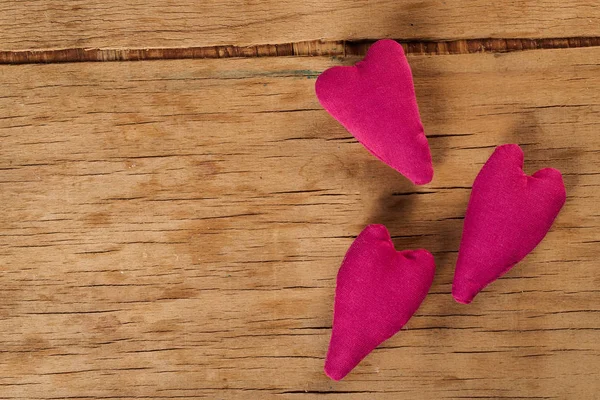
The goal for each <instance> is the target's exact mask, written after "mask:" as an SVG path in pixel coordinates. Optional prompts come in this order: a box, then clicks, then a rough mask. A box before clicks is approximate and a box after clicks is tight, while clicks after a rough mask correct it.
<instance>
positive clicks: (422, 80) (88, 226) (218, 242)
mask: <svg viewBox="0 0 600 400" xmlns="http://www.w3.org/2000/svg"><path fill="white" fill-rule="evenodd" d="M169 18H171V17H169ZM259 26H260V25H259ZM298 26H300V25H298ZM149 31H150V30H149ZM354 61H356V59H353V58H348V59H331V58H326V57H319V58H270V59H231V60H187V61H182V60H179V61H153V62H139V63H81V64H54V65H21V66H0V77H1V80H2V92H1V93H0V140H1V147H0V207H1V213H0V226H1V233H0V269H1V274H0V321H1V322H0V343H1V344H2V348H1V349H0V366H1V370H0V398H2V399H50V398H52V399H62V398H68V399H75V398H76V399H102V398H126V399H171V398H190V399H192V398H203V397H206V398H240V399H242V398H243V399H247V398H283V399H294V398H320V397H321V396H325V395H326V397H327V398H343V399H360V398H373V397H375V396H377V398H389V399H398V398H407V399H408V398H410V399H433V398H536V399H538V398H543V399H546V398H548V399H550V398H560V399H567V398H569V399H574V398H576V399H593V398H596V397H597V394H598V393H599V392H600V383H599V382H600V379H599V376H598V370H599V367H600V340H599V339H600V314H599V312H600V309H599V306H598V305H599V304H600V289H599V286H600V279H599V276H598V255H599V251H598V250H599V246H600V231H599V226H600V206H599V205H598V195H599V193H600V158H599V153H600V135H598V129H599V128H598V127H599V126H600V80H599V79H598V72H599V70H600V49H598V48H592V49H562V50H544V51H532V52H520V53H510V54H472V55H454V56H414V57H411V58H410V62H411V65H412V67H413V71H414V76H415V84H416V90H417V95H418V99H419V104H420V109H421V113H422V117H423V120H424V123H425V127H426V131H427V134H428V136H429V141H430V145H431V147H432V153H433V157H434V163H435V178H434V181H433V182H432V183H431V184H429V185H426V186H423V187H414V186H412V185H411V184H410V183H409V182H408V181H407V180H406V179H404V178H403V177H401V176H400V175H398V174H397V173H395V172H394V171H393V170H391V169H389V168H388V167H386V166H385V165H383V164H382V163H380V162H379V161H377V160H376V159H375V158H374V157H372V156H371V155H369V154H368V153H367V152H366V150H364V149H363V148H362V146H361V145H360V144H358V143H357V142H356V141H355V140H354V139H353V138H352V137H351V136H350V135H349V134H348V133H347V132H346V131H345V130H344V129H343V128H342V127H341V126H339V125H338V124H337V123H336V122H335V121H334V120H333V119H332V118H331V117H329V116H328V115H327V113H326V112H324V111H323V110H322V109H321V107H320V106H319V104H318V102H317V100H316V98H315V96H314V93H313V90H314V89H313V85H314V78H315V77H316V76H317V75H318V74H319V73H320V72H321V71H322V70H324V69H325V68H327V67H329V66H332V65H338V64H340V63H342V64H349V63H352V62H354ZM513 142H514V143H519V144H521V145H522V147H523V148H524V150H525V153H526V171H527V172H529V173H532V172H533V171H535V170H536V169H538V168H542V167H545V166H553V167H557V168H559V169H561V170H562V171H563V173H564V176H565V181H566V185H567V191H568V200H567V203H566V205H565V208H564V209H563V211H562V212H561V214H560V216H559V217H558V219H557V221H556V223H555V225H554V227H553V229H552V231H551V232H550V233H549V234H548V236H547V237H546V238H545V240H544V241H543V242H542V243H541V245H540V246H539V247H538V248H537V249H536V250H535V251H534V252H533V253H532V254H531V255H529V256H528V257H527V258H526V260H524V261H523V262H522V263H521V264H520V265H519V267H517V268H515V269H514V270H512V271H511V272H510V273H509V274H508V275H507V276H506V277H504V278H503V279H501V280H499V281H497V282H496V283H494V284H493V285H491V286H490V287H489V288H488V289H486V290H485V292H484V293H483V294H481V295H480V296H479V297H478V298H477V299H476V300H475V302H474V303H473V304H471V305H469V306H463V305H459V304H457V303H455V302H454V301H453V300H452V297H451V295H450V289H451V280H452V274H453V270H454V263H455V260H456V250H457V248H458V243H459V239H460V234H461V229H462V217H463V215H464V212H465V206H466V203H467V200H468V196H469V191H470V185H471V183H472V181H473V179H474V177H475V175H476V174H477V172H478V170H479V168H480V167H481V165H482V164H483V163H484V162H485V160H486V159H487V157H488V156H489V155H490V154H491V152H492V151H493V148H494V147H495V146H496V145H498V144H501V143H513ZM368 223H384V224H386V225H387V226H388V228H389V229H390V231H391V233H392V235H393V236H394V240H395V243H396V245H397V247H398V248H416V247H425V248H427V249H429V250H431V251H432V252H433V253H434V254H435V257H436V262H437V275H436V278H435V282H434V284H433V287H432V289H431V292H430V294H429V296H428V297H427V298H426V300H425V302H424V304H423V305H422V307H421V308H420V309H419V311H418V312H417V314H416V315H415V316H414V318H412V319H411V320H410V322H409V323H408V325H407V327H406V328H405V329H404V330H403V331H402V332H401V333H399V334H398V335H396V336H395V337H394V338H392V339H391V340H389V341H388V342H386V343H385V344H384V345H383V346H381V348H380V349H378V350H376V351H374V352H373V353H372V354H371V355H370V356H369V357H368V358H367V359H366V360H364V361H363V363H361V365H360V366H359V367H358V368H357V369H356V370H355V371H354V372H353V373H352V374H351V375H349V376H348V377H347V378H346V379H345V380H344V381H342V382H332V381H330V380H329V379H327V378H326V377H325V375H324V374H323V373H322V366H323V361H324V355H325V351H326V348H327V343H328V340H329V334H330V327H331V309H332V303H333V293H334V287H335V275H336V273H337V269H338V267H339V265H340V262H341V260H342V258H343V255H344V253H345V251H346V249H347V247H348V246H349V244H350V243H351V241H352V239H353V238H354V237H355V236H356V235H357V234H358V233H359V232H360V230H361V229H362V228H363V227H364V226H365V224H368Z"/></svg>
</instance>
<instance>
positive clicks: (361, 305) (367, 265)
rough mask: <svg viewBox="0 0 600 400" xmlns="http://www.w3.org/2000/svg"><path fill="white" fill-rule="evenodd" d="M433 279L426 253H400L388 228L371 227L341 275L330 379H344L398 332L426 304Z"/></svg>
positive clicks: (329, 354)
mask: <svg viewBox="0 0 600 400" xmlns="http://www.w3.org/2000/svg"><path fill="white" fill-rule="evenodd" d="M434 273H435V263H434V260H433V256H432V255H431V253H429V252H428V251H427V250H422V249H419V250H404V251H396V250H395V249H394V244H393V243H392V240H391V238H390V234H389V233H388V230H387V229H386V227H385V226H383V225H369V226H367V227H366V228H365V229H364V230H363V231H362V232H361V233H360V235H358V237H357V238H356V239H355V240H354V242H353V243H352V245H351V246H350V248H349V249H348V252H347V253H346V256H345V258H344V261H343V262H342V266H341V267H340V269H339V272H338V275H337V286H336V289H335V306H334V314H333V330H332V334H331V341H330V343H329V351H328V352H327V359H326V361H325V373H326V374H327V376H329V377H330V378H332V379H334V380H340V379H342V378H343V377H344V376H346V375H347V374H348V373H349V372H350V371H351V370H352V369H353V368H354V367H355V366H356V365H358V363H359V362H360V361H361V360H362V359H363V358H365V357H366V356H367V354H369V353H370V352H371V351H372V350H373V349H374V348H375V347H377V346H379V345H380V344H381V343H382V342H384V341H385V340H387V339H389V338H390V337H392V336H393V335H394V334H395V333H396V332H398V331H399V330H400V329H401V328H402V327H403V326H404V325H405V324H406V323H407V322H408V320H409V319H410V317H412V315H413V314H414V313H415V312H416V311H417V309H418V308H419V306H420V305H421V303H422V302H423V299H425V296H426V295H427V292H428V291H429V288H430V287H431V283H432V282H433V276H434Z"/></svg>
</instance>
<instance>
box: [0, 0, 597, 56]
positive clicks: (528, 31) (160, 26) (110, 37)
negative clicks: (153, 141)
mask: <svg viewBox="0 0 600 400" xmlns="http://www.w3.org/2000/svg"><path fill="white" fill-rule="evenodd" d="M565 36H571V37H597V36H600V7H599V6H598V4H597V3H595V2H591V1H589V0H567V1H561V0H520V1H509V0H501V1H495V2H489V1H481V0H478V1H446V0H430V1H423V0H401V1H398V0H369V1H365V0H359V1H352V2H348V1H339V0H327V1H322V0H308V1H289V0H283V1H281V0H279V1H275V0H269V1H256V0H250V1H249V0H234V1H231V0H204V1H195V0H181V1H171V0H153V1H151V2H148V1H142V0H126V1H123V0H104V1H98V0H75V1H68V2H64V1H59V0H31V1H27V2H24V1H2V2H0V50H30V49H56V48H59V49H61V48H103V47H115V48H146V47H165V48H178V47H198V46H200V47H202V46H214V45H237V46H246V45H257V44H275V43H289V42H299V41H307V40H317V39H325V40H340V39H347V40H353V39H354V40H356V39H376V38H383V37H388V38H400V39H405V40H416V39H427V40H456V39H472V38H503V39H513V38H557V37H558V38H560V37H565Z"/></svg>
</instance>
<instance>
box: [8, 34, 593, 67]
mask: <svg viewBox="0 0 600 400" xmlns="http://www.w3.org/2000/svg"><path fill="white" fill-rule="evenodd" d="M397 41H398V42H400V43H401V44H402V46H403V47H404V50H405V51H406V53H407V54H417V55H442V54H472V53H507V52H514V51H524V50H538V49H563V48H578V47H594V46H600V37H570V38H552V39H526V38H521V39H494V38H487V39H464V40H452V41H430V40H410V41H406V40H401V39H397ZM374 42H375V39H365V40H355V41H345V40H336V41H322V40H311V41H303V42H294V43H281V44H261V45H253V46H233V45H224V46H206V47H186V48H147V49H110V48H88V49H86V48H69V49H54V50H22V51H0V64H38V63H72V62H99V61H141V60H177V59H203V58H211V59H218V58H234V57H246V58H250V57H285V56H329V57H347V56H361V55H364V54H365V52H366V51H367V49H368V47H369V46H370V45H371V44H373V43H374Z"/></svg>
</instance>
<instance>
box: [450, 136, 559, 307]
mask: <svg viewBox="0 0 600 400" xmlns="http://www.w3.org/2000/svg"><path fill="white" fill-rule="evenodd" d="M565 200H566V192H565V185H564V183H563V179H562V175H561V174H560V172H559V171H558V170H556V169H553V168H545V169H541V170H539V171H537V172H536V173H534V174H533V175H532V176H527V175H526V174H525V173H524V172H523V151H522V150H521V148H520V147H519V146H517V145H516V144H507V145H504V146H499V147H497V148H496V150H495V151H494V153H493V154H492V155H491V157H490V158H489V160H488V161H487V162H486V163H485V165H484V166H483V168H482V169H481V171H480V172H479V175H477V178H476V179H475V182H474V183H473V190H472V191H471V198H470V199H469V205H468V207H467V213H466V216H465V221H464V229H463V235H462V239H461V242H460V249H459V251H458V261H457V264H456V271H455V273H454V282H453V284H452V295H453V296H454V298H455V299H456V301H458V302H459V303H463V304H468V303H470V302H471V301H472V300H473V298H474V297H475V295H477V293H479V292H480V291H481V290H482V289H483V288H484V287H486V286H487V285H489V284H490V283H492V282H493V281H495V280H496V279H498V278H499V277H501V276H502V275H504V274H505V273H506V272H508V271H509V270H510V269H511V268H512V267H513V266H515V264H517V263H518V262H519V261H521V260H522V259H523V258H524V257H525V256H526V255H527V254H529V253H530V252H531V251H532V250H533V249H534V248H535V247H536V246H537V245H538V244H539V243H540V242H541V241H542V239H543V238H544V236H546V233H547V232H548V230H549V229H550V227H551V226H552V222H554V219H555V218H556V216H557V215H558V212H559V211H560V209H561V208H562V206H563V204H564V203H565Z"/></svg>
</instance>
